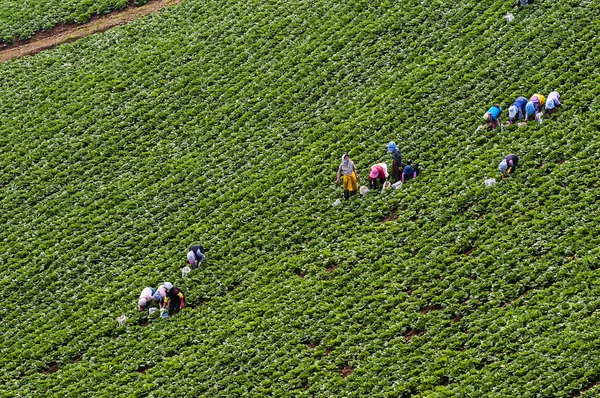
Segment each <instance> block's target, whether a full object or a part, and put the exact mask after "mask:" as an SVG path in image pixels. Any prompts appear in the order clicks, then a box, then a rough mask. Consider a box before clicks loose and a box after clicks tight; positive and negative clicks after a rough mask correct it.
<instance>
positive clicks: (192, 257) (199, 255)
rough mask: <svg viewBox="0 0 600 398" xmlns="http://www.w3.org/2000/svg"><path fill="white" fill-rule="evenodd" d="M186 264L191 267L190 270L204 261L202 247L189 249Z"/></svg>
mask: <svg viewBox="0 0 600 398" xmlns="http://www.w3.org/2000/svg"><path fill="white" fill-rule="evenodd" d="M187 259H188V262H189V263H190V264H191V265H192V268H194V269H195V268H198V266H199V265H200V263H202V262H204V260H206V256H205V255H204V248H203V247H202V245H194V246H192V247H190V251H188V254H187Z"/></svg>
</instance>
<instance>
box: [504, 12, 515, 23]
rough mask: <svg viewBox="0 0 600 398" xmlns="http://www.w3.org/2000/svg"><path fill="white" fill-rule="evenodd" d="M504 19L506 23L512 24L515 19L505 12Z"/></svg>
mask: <svg viewBox="0 0 600 398" xmlns="http://www.w3.org/2000/svg"><path fill="white" fill-rule="evenodd" d="M504 19H506V22H512V21H513V20H514V19H515V16H514V15H512V14H511V13H510V12H507V13H506V15H505V16H504Z"/></svg>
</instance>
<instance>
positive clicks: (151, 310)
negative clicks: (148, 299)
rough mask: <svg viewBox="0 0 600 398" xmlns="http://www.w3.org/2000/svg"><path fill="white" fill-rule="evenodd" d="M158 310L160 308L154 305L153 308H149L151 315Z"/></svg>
mask: <svg viewBox="0 0 600 398" xmlns="http://www.w3.org/2000/svg"><path fill="white" fill-rule="evenodd" d="M156 311H158V308H154V307H152V308H150V309H149V310H148V313H149V314H150V315H152V314H154V313H155V312H156Z"/></svg>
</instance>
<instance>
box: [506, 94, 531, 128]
mask: <svg viewBox="0 0 600 398" xmlns="http://www.w3.org/2000/svg"><path fill="white" fill-rule="evenodd" d="M526 105H527V98H525V97H518V98H517V99H516V100H515V102H513V104H512V105H511V106H509V107H508V123H509V124H514V123H515V122H517V121H518V120H523V119H525V112H526V110H525V106H526Z"/></svg>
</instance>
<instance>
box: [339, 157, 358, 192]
mask: <svg viewBox="0 0 600 398" xmlns="http://www.w3.org/2000/svg"><path fill="white" fill-rule="evenodd" d="M342 175H343V176H344V181H343V184H344V199H348V198H349V197H350V195H354V194H356V192H357V191H358V173H357V172H356V167H355V166H354V162H353V161H352V159H350V155H348V154H347V153H346V154H344V156H342V163H341V164H340V167H339V168H338V174H337V180H336V181H335V183H336V184H339V183H340V176H342Z"/></svg>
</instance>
